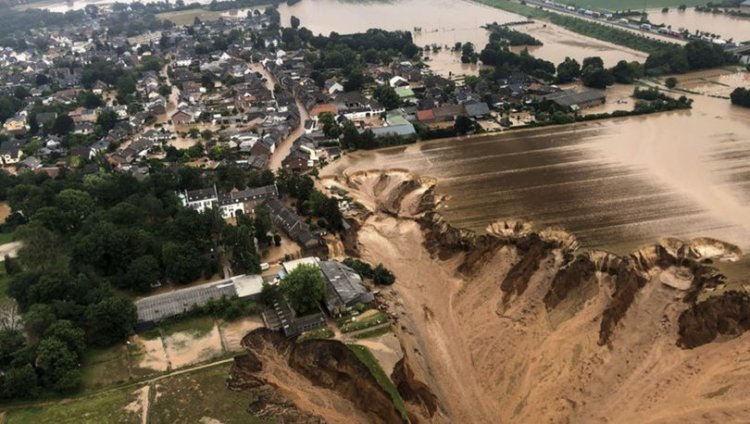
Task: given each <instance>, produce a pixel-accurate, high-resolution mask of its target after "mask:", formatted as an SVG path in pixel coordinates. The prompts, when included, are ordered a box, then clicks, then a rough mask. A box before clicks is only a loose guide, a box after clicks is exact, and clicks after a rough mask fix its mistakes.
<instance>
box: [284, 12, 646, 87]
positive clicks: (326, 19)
mask: <svg viewBox="0 0 750 424" xmlns="http://www.w3.org/2000/svg"><path fill="white" fill-rule="evenodd" d="M279 12H280V13H281V22H282V24H283V25H288V23H289V19H290V18H291V17H292V16H296V17H298V18H300V21H301V22H302V26H304V27H306V28H308V29H310V30H311V31H312V32H313V33H315V34H325V35H328V34H329V33H330V32H331V31H335V32H338V33H340V34H346V33H354V32H363V31H365V30H367V29H369V28H382V29H386V30H404V31H412V33H413V35H414V42H415V43H416V44H417V45H418V46H425V45H433V44H437V45H440V46H443V47H446V46H452V45H454V44H455V43H456V42H462V43H465V42H472V43H474V44H475V45H476V46H477V50H481V49H482V48H484V46H485V45H486V44H487V41H488V38H489V35H488V33H487V31H486V30H484V29H483V28H481V27H482V26H483V25H486V24H488V23H493V22H497V23H501V24H502V23H509V22H520V21H525V20H526V18H525V17H523V16H520V15H516V14H513V13H509V12H506V11H503V10H500V9H496V8H493V7H489V6H485V5H481V4H477V3H472V2H469V1H464V0H396V1H372V2H350V1H345V0H302V1H300V2H299V3H296V4H294V5H293V6H288V5H286V4H282V5H280V6H279ZM517 29H518V30H519V31H523V32H528V33H529V34H531V35H533V36H534V37H536V38H538V39H539V40H541V41H542V42H543V43H544V45H543V46H539V47H532V48H530V49H529V51H530V52H531V53H532V54H534V55H535V56H537V57H541V58H544V59H546V60H549V61H551V62H553V63H555V64H558V63H560V62H562V61H563V60H564V59H565V57H566V56H570V57H574V58H576V59H577V60H578V61H579V62H581V61H582V60H583V58H584V57H588V56H592V55H597V56H601V57H602V59H603V60H604V62H605V64H607V65H608V66H612V65H614V64H616V63H617V62H618V61H620V60H623V59H624V60H628V61H632V60H638V61H641V62H642V61H644V60H645V59H646V54H644V53H641V52H637V51H635V50H631V49H627V48H624V47H620V46H616V45H614V44H610V43H605V42H602V41H598V40H593V39H590V38H586V37H583V36H581V35H578V34H574V33H572V32H570V31H567V30H565V29H563V28H560V27H556V26H554V25H550V24H543V23H536V24H532V25H522V26H519V27H517ZM518 50H520V48H519V49H518ZM432 56H433V57H434V56H437V57H436V58H434V59H433V62H429V63H430V65H431V67H432V68H433V69H434V70H435V71H436V72H439V73H441V74H446V73H447V72H452V73H454V74H461V73H476V72H477V68H476V67H471V66H469V65H462V64H461V63H460V61H459V60H458V57H456V56H455V55H452V54H451V53H450V52H445V51H443V52H441V53H439V54H438V55H434V54H433V55H432Z"/></svg>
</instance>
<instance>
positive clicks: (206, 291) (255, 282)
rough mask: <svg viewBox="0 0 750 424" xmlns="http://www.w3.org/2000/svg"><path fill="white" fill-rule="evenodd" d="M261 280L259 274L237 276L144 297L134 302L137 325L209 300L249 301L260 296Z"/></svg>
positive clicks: (162, 318)
mask: <svg viewBox="0 0 750 424" xmlns="http://www.w3.org/2000/svg"><path fill="white" fill-rule="evenodd" d="M262 287H263V278H262V277H261V276H259V275H239V276H236V277H232V278H230V279H227V280H222V281H215V282H211V283H206V284H201V285H198V286H194V287H188V288H185V289H180V290H175V291H172V292H169V293H162V294H157V295H153V296H148V297H145V298H143V299H141V300H138V301H136V302H135V307H136V309H137V312H138V323H139V324H148V323H155V322H158V321H161V320H164V319H166V318H170V317H173V316H177V315H180V314H183V313H185V312H188V311H190V310H191V309H192V308H194V307H196V306H202V305H205V304H206V303H208V302H209V301H210V300H216V299H221V298H223V297H226V298H233V297H239V298H249V297H253V296H256V295H258V294H259V293H260V291H261V289H262Z"/></svg>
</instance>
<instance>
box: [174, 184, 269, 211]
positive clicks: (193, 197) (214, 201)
mask: <svg viewBox="0 0 750 424" xmlns="http://www.w3.org/2000/svg"><path fill="white" fill-rule="evenodd" d="M278 197H279V191H278V189H277V188H276V185H275V184H271V185H267V186H263V187H255V188H248V189H245V190H232V191H230V192H229V193H226V194H219V193H218V191H217V190H216V186H213V187H210V188H204V189H200V190H185V191H184V192H182V193H180V199H181V200H182V205H183V206H185V207H188V208H191V209H195V210H196V211H198V212H200V213H203V212H205V211H207V210H209V209H212V208H216V207H218V208H219V210H220V211H221V216H222V217H224V218H231V217H233V216H237V214H243V215H244V214H247V213H254V212H255V207H256V206H257V205H258V204H260V203H262V202H264V201H266V200H268V199H273V198H278Z"/></svg>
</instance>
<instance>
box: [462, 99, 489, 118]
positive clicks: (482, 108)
mask: <svg viewBox="0 0 750 424" xmlns="http://www.w3.org/2000/svg"><path fill="white" fill-rule="evenodd" d="M464 109H465V110H466V114H467V115H468V116H470V117H472V118H479V117H482V116H487V115H489V114H490V107H489V106H487V103H485V102H473V103H466V104H465V105H464Z"/></svg>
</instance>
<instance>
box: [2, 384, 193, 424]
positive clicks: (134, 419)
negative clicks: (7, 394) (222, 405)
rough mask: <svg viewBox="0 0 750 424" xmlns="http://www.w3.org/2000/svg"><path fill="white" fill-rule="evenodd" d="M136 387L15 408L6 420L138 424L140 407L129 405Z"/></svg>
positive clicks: (7, 423) (26, 423)
mask: <svg viewBox="0 0 750 424" xmlns="http://www.w3.org/2000/svg"><path fill="white" fill-rule="evenodd" d="M135 391H136V388H135V387H128V388H123V389H117V390H111V391H108V392H104V393H101V394H97V395H94V396H88V397H85V398H80V399H75V400H73V401H70V402H61V403H55V404H51V405H47V406H44V407H31V408H25V409H17V410H13V411H10V412H8V413H7V414H6V416H5V422H4V424H29V423H34V424H103V423H106V424H109V423H111V424H131V423H132V424H138V423H140V422H141V414H140V411H139V412H131V411H128V409H126V407H127V405H128V404H130V403H131V402H133V401H135V400H136V399H137V397H138V396H137V394H134V392H135ZM196 422H197V421H196Z"/></svg>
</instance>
